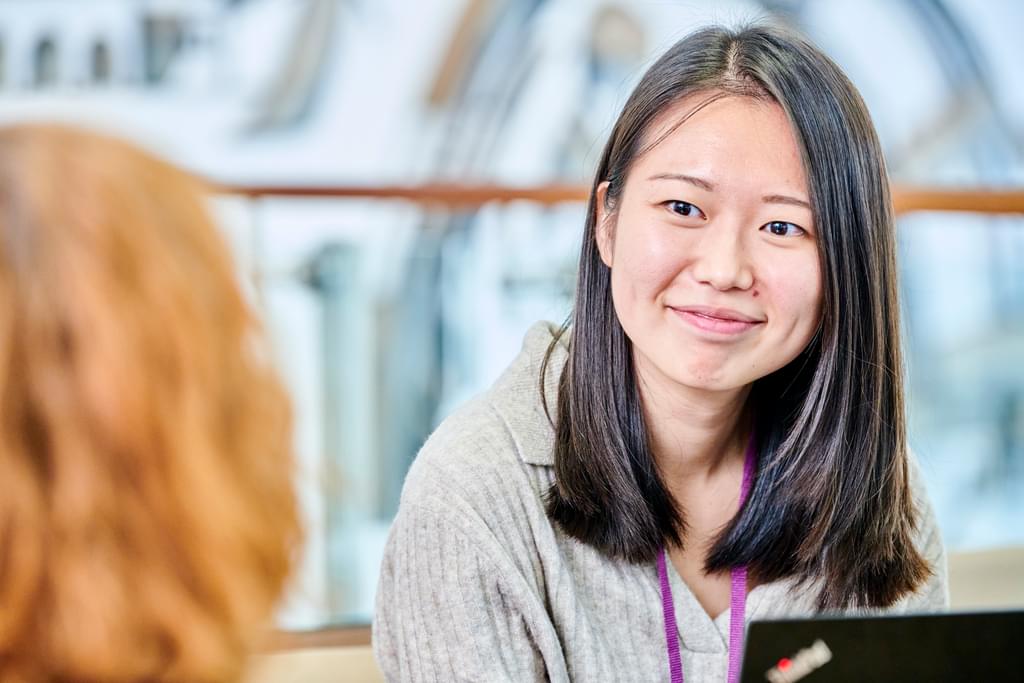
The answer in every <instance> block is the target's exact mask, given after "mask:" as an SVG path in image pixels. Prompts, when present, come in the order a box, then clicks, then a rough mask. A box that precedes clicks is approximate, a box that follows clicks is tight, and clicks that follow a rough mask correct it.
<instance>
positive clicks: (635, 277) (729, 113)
mask: <svg viewBox="0 0 1024 683" xmlns="http://www.w3.org/2000/svg"><path fill="white" fill-rule="evenodd" d="M709 97H710V95H709V94H708V93H697V94H695V95H691V96H689V97H687V98H684V99H683V100H681V101H680V102H679V103H678V104H677V105H675V106H673V107H671V108H670V109H669V110H667V111H666V112H665V113H664V115H663V116H661V117H660V119H659V120H658V121H656V122H655V124H654V125H653V126H652V130H651V131H649V132H648V136H647V139H648V140H658V139H659V137H660V136H661V135H663V134H664V132H665V131H667V130H668V129H669V128H671V126H672V125H673V124H674V123H675V122H678V121H679V120H680V119H681V118H682V117H684V116H685V115H686V114H688V113H690V112H691V111H693V110H694V109H695V108H697V106H698V105H700V104H702V103H704V102H706V101H707V100H708V98H709ZM605 190H606V186H605V185H602V186H601V187H599V189H598V200H599V201H598V205H599V206H600V207H602V208H601V209H600V210H599V214H598V216H597V218H598V230H597V241H598V249H599V251H600V253H601V258H602V260H603V261H604V262H605V264H606V265H607V266H608V267H609V268H611V273H612V298H613V301H614V304H615V311H616V313H617V315H618V318H619V321H620V322H621V324H622V327H623V329H624V330H625V332H626V335H627V336H628V337H629V338H630V340H631V341H632V342H633V347H634V354H635V361H636V366H637V371H638V373H639V376H640V378H641V379H642V380H644V381H651V380H655V379H658V380H668V381H669V382H671V383H675V384H679V385H683V386H686V387H691V388H694V389H700V390H707V391H730V390H736V389H740V388H743V387H745V386H747V385H748V384H750V383H751V382H753V381H754V380H756V379H759V378H761V377H764V376H766V375H768V374H770V373H772V372H774V371H775V370H778V369H779V368H781V367H783V366H785V365H786V364H787V363H789V362H790V361H791V360H793V359H794V358H795V357H796V356H797V355H799V354H800V352H801V351H802V350H803V349H804V348H805V347H806V346H807V345H808V343H809V342H810V340H811V338H812V337H813V336H814V332H815V330H816V329H817V326H818V321H819V317H820V309H821V272H820V266H819V260H818V245H817V235H816V226H815V225H814V222H813V220H812V212H811V208H810V197H809V192H808V188H807V180H806V178H805V177H804V170H803V165H802V163H801V157H800V149H799V147H798V146H797V143H796V140H795V138H794V136H793V131H792V128H791V126H790V123H789V121H788V119H787V118H786V115H785V113H784V112H783V111H782V108H781V107H779V105H778V104H776V103H774V102H771V101H760V100H754V99H751V98H746V97H735V96H725V97H722V98H721V99H718V100H716V101H713V102H711V103H710V104H708V105H707V106H705V107H704V108H702V109H699V110H698V111H696V113H694V114H693V115H692V117H690V118H689V119H688V120H687V121H685V122H684V123H683V124H682V125H679V126H678V127H677V128H676V129H675V130H674V131H673V132H672V133H670V134H669V135H668V137H666V138H665V139H664V140H662V141H661V142H660V143H658V144H657V145H656V146H655V147H654V148H653V149H651V150H649V151H648V152H647V153H646V154H644V155H643V156H640V157H639V158H637V159H636V160H635V161H634V163H633V166H632V169H631V170H630V172H629V176H628V178H627V180H626V183H625V186H624V188H623V191H622V193H621V195H620V197H619V200H618V202H617V204H616V205H615V206H614V207H613V211H612V212H610V213H609V212H607V211H605V210H604V209H603V206H604V202H603V200H604V193H605Z"/></svg>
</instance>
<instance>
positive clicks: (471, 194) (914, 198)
mask: <svg viewBox="0 0 1024 683" xmlns="http://www.w3.org/2000/svg"><path fill="white" fill-rule="evenodd" d="M211 187H212V188H213V190H214V191H215V192H218V193H221V194H230V195H239V196H243V197H248V198H251V199H257V198H263V197H278V198H284V197H295V198H300V197H306V198H317V197H319V198H349V199H382V200H404V201H409V202H412V203H415V204H424V205H436V206H440V207H450V208H473V207H479V206H482V205H483V204H489V203H507V202H514V201H527V202H531V203H534V204H541V205H545V206H550V205H553V204H561V203H571V202H582V201H586V199H587V196H588V193H589V188H588V187H586V186H583V185H571V184H558V183H555V184H551V185H535V186H522V187H515V186H508V185H486V184H485V185H468V184H459V183H427V184H424V185H382V186H369V185H366V186H364V185H231V184H223V183H212V184H211ZM893 204H894V206H895V209H896V213H898V214H904V213H913V212H918V211H944V212H946V211H954V212H964V213H983V214H1024V189H1018V190H990V189H973V190H968V189H956V188H949V189H945V188H925V187H905V186H896V187H894V188H893Z"/></svg>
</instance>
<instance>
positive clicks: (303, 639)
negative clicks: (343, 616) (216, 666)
mask: <svg viewBox="0 0 1024 683" xmlns="http://www.w3.org/2000/svg"><path fill="white" fill-rule="evenodd" d="M369 644H370V627H369V626H329V627H325V628H318V629H315V630H311V631H273V632H272V633H270V634H269V635H268V636H267V638H266V640H264V642H262V643H261V644H260V647H259V651H261V652H287V651H288V650H308V649H310V648H321V647H356V646H364V645H369Z"/></svg>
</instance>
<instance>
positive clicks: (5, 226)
mask: <svg viewBox="0 0 1024 683" xmlns="http://www.w3.org/2000/svg"><path fill="white" fill-rule="evenodd" d="M206 201H207V197H206V196H205V193H204V191H203V189H202V187H201V186H200V185H199V183H197V182H196V181H194V180H193V179H191V178H190V177H189V176H187V175H186V174H185V173H183V172H181V171H179V170H177V169H176V168H174V167H172V166H171V165H170V164H168V163H165V162H163V161H160V160H158V159H155V158H153V157H152V156H150V155H149V154H147V153H145V152H143V151H141V150H139V149H137V148H135V147H134V146H132V145H130V144H127V143H124V142H120V141H118V140H114V139H110V138H107V137H104V136H101V135H98V134H93V133H88V132H83V131H78V130H73V129H70V128H65V127H56V126H40V125H22V126H14V127H7V128H3V129H0V420H2V426H0V682H2V683H37V682H38V683H43V682H45V683H64V682H68V683H70V682H71V681H74V682H76V683H141V682H142V681H146V682H148V683H157V682H163V681H182V682H184V681H189V682H205V681H211V682H212V681H217V682H220V681H232V680H237V679H238V677H239V676H240V675H241V674H242V671H243V668H244V664H245V656H246V653H247V652H248V650H249V648H250V646H251V644H252V643H253V641H254V639H255V638H256V637H257V636H258V634H259V633H260V632H262V631H263V630H264V629H266V628H267V627H268V619H269V616H270V611H271V609H272V607H273V606H274V604H275V603H276V601H277V599H278V597H279V595H280V594H281V591H282V589H283V587H284V584H285V581H286V578H287V577H288V574H289V571H290V568H291V566H292V564H293V557H294V555H295V552H296V548H297V544H298V542H299V537H300V529H299V522H298V513H297V507H296V500H295V495H294V492H293V490H292V464H293V463H292V454H291V416H290V409H289V406H288V404H287V401H286V398H285V394H284V392H283V390H282V387H281V385H280V384H279V382H278V379H277V378H276V376H275V374H274V373H273V372H272V371H271V369H270V367H269V365H268V362H267V356H268V353H267V350H266V349H265V348H264V342H263V339H262V333H261V329H260V326H259V325H258V323H257V321H256V318H255V317H254V315H253V312H252V311H251V309H250V306H249V305H248V304H247V302H246V300H245V298H244V297H243V294H242V292H241V291H240V289H239V286H238V284H237V282H236V272H235V270H234V266H233V264H232V261H231V258H230V257H229V252H228V249H227V247H226V246H225V244H224V242H223V241H222V239H221V237H220V236H219V235H218V233H217V231H216V229H215V227H214V223H213V221H212V220H211V218H210V216H209V215H208V213H207V207H206Z"/></svg>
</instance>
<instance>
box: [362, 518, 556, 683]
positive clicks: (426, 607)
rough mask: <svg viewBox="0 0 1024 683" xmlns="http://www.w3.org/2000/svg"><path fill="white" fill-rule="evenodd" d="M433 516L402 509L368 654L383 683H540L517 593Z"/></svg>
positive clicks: (506, 577) (537, 656) (541, 669)
mask: <svg viewBox="0 0 1024 683" xmlns="http://www.w3.org/2000/svg"><path fill="white" fill-rule="evenodd" d="M460 526H461V525H457V524H456V523H455V522H454V521H453V520H450V519H446V518H445V516H444V515H443V514H440V513H439V512H438V511H436V510H432V509H430V508H423V507H405V508H403V509H402V510H401V511H400V513H399V516H398V518H396V520H395V524H394V525H393V527H392V530H391V534H390V536H389V538H388V542H387V547H386V549H385V554H384V562H383V565H382V569H381V575H380V582H379V585H378V588H377V603H376V616H375V619H374V625H373V647H374V654H375V656H376V658H377V661H378V663H379V665H380V667H381V669H382V670H383V672H384V675H385V677H386V678H387V680H388V681H403V682H404V681H533V680H545V679H546V678H548V677H549V674H548V673H547V672H546V670H545V666H544V659H543V657H542V655H541V653H540V651H539V649H538V647H537V646H536V643H535V638H534V635H535V634H534V633H532V632H531V628H530V626H529V624H528V621H529V620H528V619H527V618H526V615H525V614H524V602H528V600H529V596H528V595H524V589H523V587H522V586H520V585H517V583H518V582H517V581H516V577H515V575H514V574H511V575H510V573H509V571H508V568H507V567H501V566H499V564H500V563H499V562H498V561H496V558H494V557H492V555H493V549H491V550H492V552H485V551H484V549H483V547H482V544H481V543H479V542H478V541H477V540H476V539H474V538H472V537H471V534H470V533H467V531H466V530H465V529H462V528H460Z"/></svg>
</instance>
